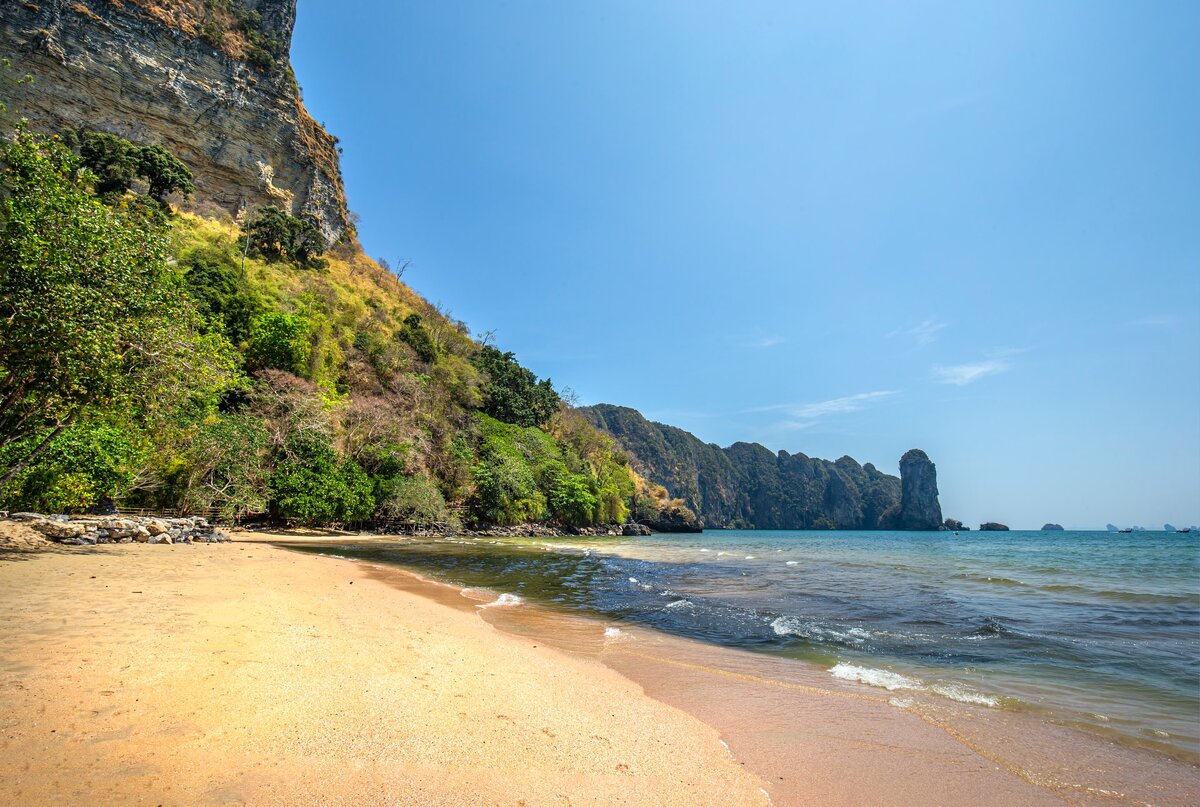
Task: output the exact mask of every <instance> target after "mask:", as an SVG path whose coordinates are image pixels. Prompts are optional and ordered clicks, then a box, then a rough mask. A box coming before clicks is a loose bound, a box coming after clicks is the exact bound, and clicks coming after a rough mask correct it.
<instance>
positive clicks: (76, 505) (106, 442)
mask: <svg viewBox="0 0 1200 807" xmlns="http://www.w3.org/2000/svg"><path fill="white" fill-rule="evenodd" d="M43 437H44V435H42V434H35V435H31V436H30V437H28V438H26V442H29V443H36V442H37V441H39V440H40V439H42V438H43ZM31 448H32V446H27V445H21V444H19V443H18V444H10V445H9V446H7V447H6V449H5V450H6V451H7V452H8V453H10V454H14V455H16V456H22V455H23V454H25V453H27V452H28V451H29V450H31ZM147 448H148V446H147V443H146V440H145V438H144V436H143V435H142V434H140V433H139V431H138V430H137V429H135V428H132V427H130V426H129V425H128V424H115V423H111V422H103V421H93V420H86V421H81V422H79V423H75V424H73V425H72V426H71V427H70V428H68V429H66V430H64V431H63V432H62V433H60V434H59V435H58V436H57V437H55V438H54V440H53V441H52V442H51V443H50V444H49V448H48V450H46V451H45V452H44V453H43V454H42V455H41V458H40V459H39V460H38V462H37V463H36V465H33V466H32V467H30V468H28V469H26V470H25V471H23V472H22V473H21V474H19V475H18V476H16V477H15V478H14V479H13V480H12V481H11V482H10V483H9V485H8V486H7V487H6V488H5V490H4V491H3V506H4V507H6V508H8V509H22V510H36V511H39V512H44V513H45V512H49V513H64V512H81V511H85V510H87V508H89V507H91V506H92V504H94V503H95V501H96V499H98V498H99V497H100V496H110V497H118V496H120V495H121V494H123V493H124V492H125V491H126V490H127V489H128V488H129V485H130V484H131V483H132V482H133V479H134V475H135V473H136V471H137V469H138V468H139V467H140V465H141V463H142V462H143V461H144V459H145V456H146V453H147Z"/></svg>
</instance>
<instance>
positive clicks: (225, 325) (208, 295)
mask: <svg viewBox="0 0 1200 807" xmlns="http://www.w3.org/2000/svg"><path fill="white" fill-rule="evenodd" d="M183 267H184V269H185V270H186V274H185V275H184V276H183V280H184V283H185V284H186V286H187V292H188V295H189V296H190V297H191V298H192V300H193V301H194V302H195V304H196V309H197V310H198V311H199V312H200V314H201V315H202V316H204V318H205V319H207V320H208V321H209V322H210V323H213V324H214V325H215V326H216V327H217V328H219V329H220V330H221V331H223V332H224V334H225V336H226V337H227V338H228V339H229V341H230V342H232V343H233V344H235V345H240V344H242V343H243V342H245V341H247V340H248V339H249V338H250V329H251V326H252V324H253V322H254V319H255V317H257V316H258V314H259V313H260V312H261V310H262V307H263V303H262V300H261V299H260V298H259V296H258V295H257V294H255V293H254V292H253V291H251V290H250V289H249V288H248V286H247V285H246V284H245V283H243V282H242V280H241V278H240V277H239V276H238V269H237V266H236V265H235V264H234V263H233V261H232V260H230V259H229V257H228V256H227V255H225V254H223V253H221V252H219V251H217V250H208V251H204V252H196V253H194V254H192V255H191V256H189V257H188V258H187V260H185V261H184V262H183Z"/></svg>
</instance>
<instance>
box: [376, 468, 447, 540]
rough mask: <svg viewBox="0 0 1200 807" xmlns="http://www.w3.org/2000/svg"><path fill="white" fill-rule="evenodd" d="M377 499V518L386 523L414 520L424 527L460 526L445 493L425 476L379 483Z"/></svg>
mask: <svg viewBox="0 0 1200 807" xmlns="http://www.w3.org/2000/svg"><path fill="white" fill-rule="evenodd" d="M376 500H377V501H378V503H379V505H378V515H379V516H380V517H381V518H383V519H385V520H396V521H411V522H414V523H415V524H416V525H418V526H422V527H428V526H434V525H449V526H451V527H456V526H458V519H457V518H456V517H455V516H454V514H453V513H452V512H451V511H450V509H449V508H448V507H447V506H446V499H445V497H443V496H442V492H441V491H440V490H438V487H437V485H435V484H434V483H433V482H432V481H431V480H429V479H427V478H425V477H423V476H402V475H397V476H393V477H390V478H388V479H384V480H382V481H380V482H379V485H378V489H377V492H376Z"/></svg>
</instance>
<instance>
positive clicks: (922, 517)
mask: <svg viewBox="0 0 1200 807" xmlns="http://www.w3.org/2000/svg"><path fill="white" fill-rule="evenodd" d="M884 522H885V524H886V525H887V526H888V527H890V528H891V529H896V530H940V529H944V528H945V525H944V523H943V522H942V506H941V504H940V503H939V502H938V489H937V466H935V465H934V464H933V463H932V462H931V461H930V459H929V456H928V455H927V454H926V453H925V452H924V451H922V450H921V449H919V448H914V449H912V450H910V451H906V452H904V456H903V457H901V458H900V507H899V509H898V510H895V511H893V512H891V513H888V514H887V517H886V518H885V519H884Z"/></svg>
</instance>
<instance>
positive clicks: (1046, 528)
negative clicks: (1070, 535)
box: [1042, 524, 1063, 532]
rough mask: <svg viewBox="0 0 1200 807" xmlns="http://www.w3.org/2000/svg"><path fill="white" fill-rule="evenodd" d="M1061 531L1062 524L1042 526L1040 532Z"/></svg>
mask: <svg viewBox="0 0 1200 807" xmlns="http://www.w3.org/2000/svg"><path fill="white" fill-rule="evenodd" d="M1062 531H1063V525H1062V524H1043V525H1042V532H1062Z"/></svg>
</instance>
